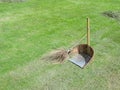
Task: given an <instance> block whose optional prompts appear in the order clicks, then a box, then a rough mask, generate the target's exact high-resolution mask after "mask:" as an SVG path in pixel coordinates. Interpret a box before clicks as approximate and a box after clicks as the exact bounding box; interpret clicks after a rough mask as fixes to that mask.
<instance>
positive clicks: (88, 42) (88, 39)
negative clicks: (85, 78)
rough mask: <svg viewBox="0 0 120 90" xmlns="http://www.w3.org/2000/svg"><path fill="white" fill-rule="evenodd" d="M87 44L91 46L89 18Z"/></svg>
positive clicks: (88, 21) (88, 22)
mask: <svg viewBox="0 0 120 90" xmlns="http://www.w3.org/2000/svg"><path fill="white" fill-rule="evenodd" d="M87 44H88V45H89V46H90V20H89V18H87Z"/></svg>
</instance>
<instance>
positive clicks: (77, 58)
mask: <svg viewBox="0 0 120 90" xmlns="http://www.w3.org/2000/svg"><path fill="white" fill-rule="evenodd" d="M73 50H74V51H76V53H75V54H74V55H73V56H72V57H70V59H69V61H70V62H72V63H74V64H75V65H77V66H79V67H81V68H84V67H85V66H86V65H87V64H88V63H89V62H90V61H91V60H92V59H93V56H94V50H93V48H92V47H91V46H90V27H89V18H87V44H80V45H77V46H75V47H74V48H73Z"/></svg>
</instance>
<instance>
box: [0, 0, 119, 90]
mask: <svg viewBox="0 0 120 90" xmlns="http://www.w3.org/2000/svg"><path fill="white" fill-rule="evenodd" d="M119 3H120V0H114V1H113V0H109V1H108V0H106V1H105V0H101V1H98V0H97V1H94V0H84V1H81V0H61V1H59V0H49V1H48V0H28V1H26V2H22V3H0V90H119V88H120V86H119V84H120V61H119V59H120V56H119V54H120V51H119V49H120V30H119V29H120V22H119V21H117V20H116V19H114V18H109V17H106V16H103V15H102V13H103V12H105V11H120V7H119ZM86 17H89V18H90V20H91V46H92V47H93V48H94V50H95V57H94V61H93V62H92V63H91V64H89V65H88V66H87V67H86V68H85V69H80V68H79V67H77V66H75V65H74V64H72V63H70V62H68V61H66V62H65V63H63V64H60V65H54V64H51V63H46V62H44V61H41V60H40V57H41V56H42V55H43V54H45V53H47V52H49V51H51V50H53V49H57V48H61V47H63V48H66V49H68V47H70V46H71V45H73V44H74V43H76V41H79V40H80V39H81V38H82V36H83V35H84V34H85V33H86ZM80 43H86V41H85V39H84V40H83V41H82V42H80Z"/></svg>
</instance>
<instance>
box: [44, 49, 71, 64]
mask: <svg viewBox="0 0 120 90" xmlns="http://www.w3.org/2000/svg"><path fill="white" fill-rule="evenodd" d="M68 57H69V55H68V52H67V51H66V50H65V49H58V50H54V51H51V52H50V53H48V54H46V55H44V56H43V57H42V60H46V61H51V62H52V63H62V62H64V61H65V60H66V59H67V58H68Z"/></svg>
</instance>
